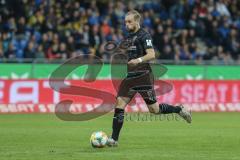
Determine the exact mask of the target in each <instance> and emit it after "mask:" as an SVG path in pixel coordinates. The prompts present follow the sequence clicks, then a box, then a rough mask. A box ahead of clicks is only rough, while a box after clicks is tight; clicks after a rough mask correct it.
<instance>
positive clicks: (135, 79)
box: [117, 71, 157, 104]
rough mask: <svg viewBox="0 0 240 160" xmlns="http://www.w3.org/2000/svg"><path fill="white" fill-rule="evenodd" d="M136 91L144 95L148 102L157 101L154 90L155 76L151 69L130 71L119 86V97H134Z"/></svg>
mask: <svg viewBox="0 0 240 160" xmlns="http://www.w3.org/2000/svg"><path fill="white" fill-rule="evenodd" d="M136 93H139V94H140V95H141V96H142V98H143V99H144V101H145V102H146V104H154V103H156V102H157V100H156V94H155V91H154V76H153V73H152V72H151V71H141V72H132V73H128V75H127V77H126V78H125V79H124V80H123V81H122V82H121V84H120V86H119V89H118V95H117V97H128V98H130V99H132V98H133V97H134V96H135V94H136Z"/></svg>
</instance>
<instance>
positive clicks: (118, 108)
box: [107, 10, 192, 147]
mask: <svg viewBox="0 0 240 160" xmlns="http://www.w3.org/2000/svg"><path fill="white" fill-rule="evenodd" d="M140 19H141V16H140V14H139V13H138V12H137V11H135V10H132V11H129V12H128V13H127V14H126V16H125V25H126V28H127V30H128V32H129V35H128V36H127V37H126V41H127V42H128V43H129V46H128V49H127V55H128V64H127V68H128V74H127V77H126V78H125V79H124V80H123V81H122V82H121V84H120V86H119V90H118V95H117V100H116V105H115V110H114V117H113V122H112V136H111V138H109V139H108V143H107V144H108V146H112V147H113V146H117V145H118V138H119V133H120V130H121V128H122V125H123V121H124V109H125V107H126V106H127V104H128V103H129V102H130V101H131V99H132V98H133V97H134V95H135V94H136V93H137V92H138V93H139V94H140V95H141V96H142V97H143V99H144V101H145V103H146V104H147V107H148V109H149V111H150V112H151V113H154V114H169V113H177V114H179V115H180V116H181V117H182V118H183V119H185V120H186V121H187V122H188V123H191V121H192V117H191V114H190V112H188V111H187V110H186V108H184V107H183V106H182V105H180V106H173V105H169V104H164V103H161V104H159V103H158V102H157V101H156V95H155V91H154V77H153V73H152V70H151V67H150V64H149V62H148V61H150V60H153V59H155V52H154V49H153V45H152V38H151V35H150V34H149V33H148V32H146V31H145V30H144V29H142V28H141V27H140Z"/></svg>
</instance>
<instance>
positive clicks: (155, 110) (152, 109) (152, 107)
mask: <svg viewBox="0 0 240 160" xmlns="http://www.w3.org/2000/svg"><path fill="white" fill-rule="evenodd" d="M148 109H149V112H150V113H153V114H158V113H159V107H158V106H157V105H156V104H153V105H148Z"/></svg>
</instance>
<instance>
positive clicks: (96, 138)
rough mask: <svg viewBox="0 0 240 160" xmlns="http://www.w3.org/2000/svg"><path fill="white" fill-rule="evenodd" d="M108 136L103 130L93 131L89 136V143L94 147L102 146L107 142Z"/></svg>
mask: <svg viewBox="0 0 240 160" xmlns="http://www.w3.org/2000/svg"><path fill="white" fill-rule="evenodd" d="M107 140H108V136H107V134H106V133H104V132H103V131H97V132H93V133H92V135H91V138H90V143H91V145H92V147H94V148H102V147H105V146H106V144H107Z"/></svg>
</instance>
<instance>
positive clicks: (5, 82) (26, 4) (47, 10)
mask: <svg viewBox="0 0 240 160" xmlns="http://www.w3.org/2000/svg"><path fill="white" fill-rule="evenodd" d="M129 9H137V10H138V11H140V13H141V14H142V17H143V19H142V26H143V27H144V28H145V29H146V30H148V31H149V32H150V33H151V34H152V36H153V43H154V46H155V47H156V51H157V54H158V58H157V60H156V61H155V64H154V68H155V70H154V71H155V73H156V75H157V76H156V83H160V82H162V80H163V81H167V82H169V83H171V84H173V87H174V88H173V90H172V91H171V92H169V93H167V94H164V95H161V96H159V97H158V99H159V101H162V102H168V103H173V104H176V103H183V104H184V105H186V107H188V108H189V109H191V110H192V111H193V125H191V126H190V127H189V126H187V125H186V124H184V123H181V122H175V121H172V122H165V121H163V122H158V121H155V122H151V123H145V122H142V123H138V124H136V122H127V123H126V126H125V128H124V129H123V133H122V139H121V143H120V144H121V145H120V148H119V150H114V149H113V150H110V151H108V150H104V149H103V150H101V151H99V150H98V151H96V150H94V151H93V150H91V147H90V146H89V144H88V138H89V136H90V134H91V132H93V131H96V130H104V131H106V132H107V133H110V132H111V128H110V126H111V118H112V115H111V116H108V115H106V116H103V117H101V118H98V119H94V120H92V121H89V122H81V123H72V122H62V121H60V120H59V119H56V117H55V116H53V114H29V113H54V108H55V105H56V104H57V103H58V102H60V101H61V100H64V99H69V98H70V99H73V100H74V103H75V104H74V105H73V111H76V112H85V111H89V110H92V109H93V108H94V107H96V105H97V104H99V103H100V102H101V101H99V100H98V99H94V98H87V97H80V96H69V95H65V94H60V93H58V92H55V91H53V90H52V89H51V88H50V87H49V77H50V75H51V73H52V72H53V71H54V70H55V69H56V68H57V67H58V66H59V65H60V64H61V63H63V62H65V61H66V60H67V59H68V58H73V57H75V56H78V55H84V58H85V59H84V60H83V61H82V62H83V63H85V62H86V61H91V60H92V59H91V57H92V56H93V55H96V56H98V57H101V58H102V60H103V61H104V65H103V67H102V69H101V70H100V73H99V74H98V77H97V79H96V81H95V82H94V83H85V82H84V81H83V78H84V77H85V76H86V75H84V74H85V73H86V70H87V66H86V65H85V66H81V67H79V68H78V69H76V70H74V71H73V72H71V73H70V74H69V76H68V78H67V81H68V83H69V84H76V85H78V86H81V85H87V86H90V87H92V88H96V89H100V90H103V91H108V92H111V93H112V94H115V90H114V89H113V87H112V86H111V83H110V82H112V81H111V79H112V77H111V76H112V75H111V67H112V65H111V64H110V58H111V53H110V52H106V51H105V50H104V45H105V44H106V43H107V42H108V41H115V42H116V43H119V41H120V40H121V39H122V38H123V36H124V34H126V31H125V28H124V26H123V24H122V22H123V18H124V14H125V13H126V12H127V10H129ZM0 13H1V14H0V31H1V32H0V114H1V115H0V142H1V146H0V155H1V157H3V159H18V158H19V159H32V158H33V157H34V159H55V158H57V159H67V158H70V159H71V158H72V159H89V158H93V159H111V158H113V157H114V158H116V159H123V158H124V159H146V158H148V159H156V158H159V159H162V158H166V159H193V158H194V159H216V160H217V159H218V160H219V159H234V160H237V159H238V158H239V157H240V155H239V152H238V150H239V146H240V144H239V142H240V137H239V135H238V134H237V133H239V113H238V112H239V111H240V105H239V104H240V75H239V70H240V67H239V64H240V56H239V55H240V1H239V0H202V1H200V0H151V1H145V0H132V1H124V0H119V1H108V0H99V1H87V0H79V1H77V0H68V1H65V0H5V1H4V0H2V1H0ZM82 62H79V63H80V64H81V63H82ZM160 64H161V65H160ZM162 65H164V66H165V67H166V68H167V72H166V73H165V74H163V75H159V74H158V73H159V72H158V71H161V69H162V68H161V67H162ZM92 66H93V68H92V72H95V71H96V70H98V69H99V65H97V64H92ZM114 67H115V70H116V74H114V77H113V79H117V80H120V79H121V78H122V73H123V71H124V70H125V69H126V68H125V67H124V66H123V65H120V64H114ZM156 87H161V86H156ZM105 98H107V97H105ZM134 102H135V103H134V105H131V106H128V107H127V111H128V112H146V111H147V109H146V106H145V104H144V102H143V101H142V99H141V98H140V97H138V96H137V97H136V100H135V101H134ZM197 112H200V113H197ZM202 112H204V113H202ZM205 112H210V113H205ZM215 112H224V113H215ZM229 112H231V113H229ZM12 113H14V114H12ZM15 113H21V114H15ZM23 113H27V114H23ZM136 133H138V134H137V135H136ZM159 136H160V138H159ZM66 137H68V138H66ZM149 137H150V138H149ZM139 139H141V141H139ZM129 153H131V154H129ZM16 157H17V158H16Z"/></svg>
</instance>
